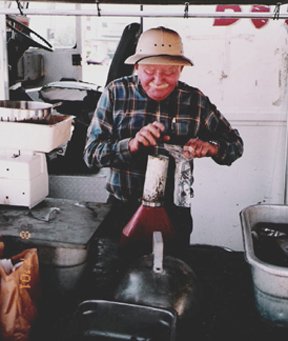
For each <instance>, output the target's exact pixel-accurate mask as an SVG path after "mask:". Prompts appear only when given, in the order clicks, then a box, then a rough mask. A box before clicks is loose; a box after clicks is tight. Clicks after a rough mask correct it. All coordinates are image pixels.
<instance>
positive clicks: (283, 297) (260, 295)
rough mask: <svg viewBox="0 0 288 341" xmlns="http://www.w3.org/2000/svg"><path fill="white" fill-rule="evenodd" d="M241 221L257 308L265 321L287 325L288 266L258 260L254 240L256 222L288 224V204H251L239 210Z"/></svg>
mask: <svg viewBox="0 0 288 341" xmlns="http://www.w3.org/2000/svg"><path fill="white" fill-rule="evenodd" d="M240 220H241V225H242V232H243V240H244V250H245V257H246V260H247V262H248V263H249V264H250V266H251V274H252V279H253V283H254V293H255V303H256V307H257V310H258V311H259V314H260V316H261V317H262V318H263V319H264V320H265V321H268V322H271V323H273V324H276V325H279V326H288V267H283V266H278V265H275V264H270V263H268V262H265V261H263V260H261V259H259V258H258V257H257V255H256V254H255V245H254V243H253V233H254V232H255V228H256V225H257V224H259V223H273V224H288V206H286V205H264V204H263V205H262V204H259V205H252V206H249V207H247V208H245V209H243V210H242V211H241V212H240ZM287 226H288V225H287ZM287 233H288V231H287Z"/></svg>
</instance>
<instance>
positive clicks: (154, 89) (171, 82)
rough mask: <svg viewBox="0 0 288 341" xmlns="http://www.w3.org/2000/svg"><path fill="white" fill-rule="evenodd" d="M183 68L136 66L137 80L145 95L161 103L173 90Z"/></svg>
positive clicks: (172, 66) (173, 66)
mask: <svg viewBox="0 0 288 341" xmlns="http://www.w3.org/2000/svg"><path fill="white" fill-rule="evenodd" d="M182 68H183V66H181V65H160V64H159V65H158V64H137V65H136V70H137V73H138V77H139V80H140V82H141V85H142V87H143V89H144V90H145V92H146V94H147V95H148V96H149V97H150V98H152V99H154V100H155V101H162V100H163V99H165V98H166V97H167V96H169V95H170V94H171V92H172V91H173V90H174V89H175V87H176V85H177V83H178V80H179V78H180V74H181V71H182Z"/></svg>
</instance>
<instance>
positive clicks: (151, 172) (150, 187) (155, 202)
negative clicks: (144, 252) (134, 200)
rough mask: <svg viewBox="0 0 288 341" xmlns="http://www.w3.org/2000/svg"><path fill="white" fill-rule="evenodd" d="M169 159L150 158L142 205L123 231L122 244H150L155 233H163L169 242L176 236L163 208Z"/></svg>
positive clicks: (162, 157)
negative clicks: (136, 242)
mask: <svg viewBox="0 0 288 341" xmlns="http://www.w3.org/2000/svg"><path fill="white" fill-rule="evenodd" d="M168 161H169V159H168V158H167V157H166V156H162V155H159V156H151V155H149V156H148V162H147V170H146V174H145V184H144V193H143V201H142V205H141V206H140V207H139V208H138V210H137V211H136V212H135V214H134V215H133V217H132V218H131V220H130V221H129V222H128V224H127V225H126V226H125V227H124V229H123V231H122V237H121V244H122V245H123V244H124V245H125V244H127V243H128V242H129V243H130V242H133V241H140V242H142V241H143V242H150V241H151V240H152V236H153V232H154V231H160V232H162V235H163V239H165V240H167V239H170V238H172V236H173V235H174V227H173V225H172V223H171V221H170V219H169V217H168V215H167V212H166V210H165V208H164V207H163V206H162V202H163V196H164V192H165V185H166V178H167V170H168Z"/></svg>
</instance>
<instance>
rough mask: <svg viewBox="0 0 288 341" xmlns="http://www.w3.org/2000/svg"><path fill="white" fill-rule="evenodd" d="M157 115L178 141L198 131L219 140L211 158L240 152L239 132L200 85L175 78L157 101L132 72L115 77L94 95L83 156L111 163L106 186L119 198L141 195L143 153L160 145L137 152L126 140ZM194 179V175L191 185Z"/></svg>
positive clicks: (92, 162) (231, 157)
mask: <svg viewBox="0 0 288 341" xmlns="http://www.w3.org/2000/svg"><path fill="white" fill-rule="evenodd" d="M155 120H157V121H160V122H161V123H163V124H164V126H165V134H168V135H169V134H171V135H172V138H173V137H174V138H175V141H178V142H177V143H181V144H184V143H185V142H186V141H188V140H189V139H191V138H196V137H198V138H200V139H202V140H205V141H210V140H212V141H215V142H217V143H219V145H220V149H219V153H218V155H217V156H216V157H214V158H213V159H214V161H215V162H217V163H219V164H222V165H231V164H232V162H233V161H235V160H236V159H237V158H239V157H240V156H241V155H242V153H243V141H242V139H241V137H240V135H239V132H238V131H237V130H236V129H232V127H231V125H230V123H229V122H228V121H227V120H226V119H225V117H224V116H223V115H222V114H221V113H220V112H219V110H217V108H216V106H215V105H214V104H212V103H211V102H210V100H209V98H208V97H207V96H205V95H204V94H203V93H202V92H201V91H200V90H199V89H196V88H194V87H192V86H189V85H187V84H185V83H183V82H181V81H179V82H178V85H177V87H176V88H175V89H174V91H173V92H172V93H171V94H170V95H169V96H168V97H167V98H166V99H164V100H163V101H160V102H157V101H154V100H152V99H150V98H149V97H148V96H147V95H146V94H145V92H144V90H143V88H142V86H141V84H140V82H139V80H138V78H137V76H136V75H133V76H129V77H123V78H121V79H117V80H115V81H113V82H111V83H110V84H109V85H108V86H107V87H106V88H105V89H104V91H103V93H102V95H101V97H100V99H99V101H98V104H97V108H96V111H95V113H94V116H93V118H92V120H91V123H90V126H89V128H88V131H87V141H86V146H85V151H84V160H85V162H86V164H87V165H88V166H89V167H90V168H93V167H97V168H101V167H110V169H111V172H110V176H109V177H108V180H107V186H106V188H107V190H108V192H110V193H111V194H112V195H113V196H114V197H116V198H118V199H120V200H139V199H141V197H142V194H143V187H144V180H145V170H146V163H147V155H148V154H149V153H150V154H153V153H158V152H160V153H161V152H162V151H163V150H162V148H161V145H160V147H158V148H151V149H150V148H148V149H147V150H146V149H145V148H143V151H142V152H140V153H137V155H135V154H134V155H132V154H131V153H130V151H129V149H128V142H129V140H130V139H131V138H132V137H134V136H135V135H136V133H137V132H138V131H139V130H140V129H141V128H142V127H143V126H145V125H147V124H149V123H152V122H153V121H155ZM172 120H173V124H172ZM179 141H180V142H179ZM191 169H192V170H193V161H191ZM168 181H169V179H168ZM171 181H172V180H171ZM192 183H193V177H191V188H192Z"/></svg>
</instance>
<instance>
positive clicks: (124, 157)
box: [84, 88, 132, 168]
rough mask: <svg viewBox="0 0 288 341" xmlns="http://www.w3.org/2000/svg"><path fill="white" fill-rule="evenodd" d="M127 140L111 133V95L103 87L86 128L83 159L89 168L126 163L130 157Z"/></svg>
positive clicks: (107, 89)
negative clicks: (119, 138)
mask: <svg viewBox="0 0 288 341" xmlns="http://www.w3.org/2000/svg"><path fill="white" fill-rule="evenodd" d="M129 140H130V139H129V138H125V139H122V140H118V139H117V138H116V134H114V133H113V97H112V95H111V92H110V90H109V88H105V89H104V91H103V93H102V95H101V97H100V99H99V101H98V104H97V108H96V110H95V113H94V115H93V117H92V120H91V123H90V125H89V127H88V130H87V139H86V145H85V148H84V161H85V163H86V164H87V166H88V167H89V168H102V167H111V166H112V167H113V166H119V165H121V164H123V163H127V162H129V160H131V159H132V154H131V153H130V151H129V148H128V142H129Z"/></svg>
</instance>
